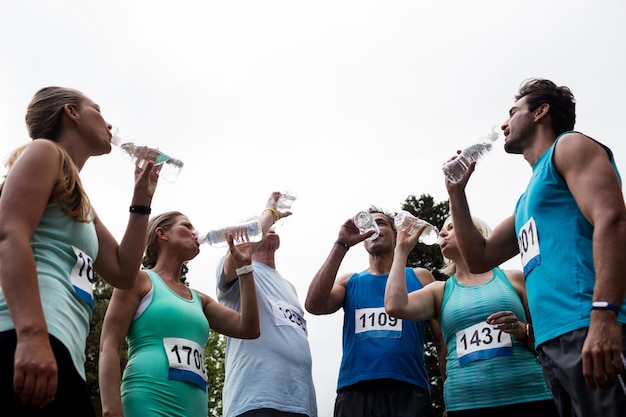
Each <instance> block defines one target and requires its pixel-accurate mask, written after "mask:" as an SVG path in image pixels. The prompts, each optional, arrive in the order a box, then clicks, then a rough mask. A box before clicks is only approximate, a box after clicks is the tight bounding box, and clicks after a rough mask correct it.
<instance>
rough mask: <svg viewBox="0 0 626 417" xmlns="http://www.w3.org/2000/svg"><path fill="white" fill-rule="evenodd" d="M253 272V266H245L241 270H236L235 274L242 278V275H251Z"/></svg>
mask: <svg viewBox="0 0 626 417" xmlns="http://www.w3.org/2000/svg"><path fill="white" fill-rule="evenodd" d="M252 271H254V267H253V266H252V265H244V266H242V267H241V268H237V269H235V274H237V276H238V277H240V276H242V275H246V274H249V273H251V272H252Z"/></svg>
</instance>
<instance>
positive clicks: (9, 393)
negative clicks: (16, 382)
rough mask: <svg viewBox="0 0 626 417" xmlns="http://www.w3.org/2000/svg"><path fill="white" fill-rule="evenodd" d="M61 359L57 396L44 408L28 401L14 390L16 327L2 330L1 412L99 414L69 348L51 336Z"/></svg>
mask: <svg viewBox="0 0 626 417" xmlns="http://www.w3.org/2000/svg"><path fill="white" fill-rule="evenodd" d="M50 344H51V345H52V352H53V353H54V357H55V359H56V361H57V368H58V370H59V373H58V382H57V392H56V394H55V396H54V400H53V401H52V402H51V403H50V404H49V405H47V406H46V407H44V408H39V407H35V406H31V405H24V404H22V402H21V401H20V399H19V398H18V397H17V395H15V392H14V391H13V369H14V364H13V362H14V358H15V348H16V346H17V336H16V333H15V330H8V331H5V332H0V400H1V401H0V414H2V416H4V417H13V416H16V417H18V416H19V417H57V416H59V417H60V416H63V417H73V416H76V417H78V416H80V417H95V415H96V414H95V411H94V408H93V405H92V403H91V398H89V393H88V392H87V385H86V384H85V381H84V380H83V379H82V378H81V376H80V375H79V373H78V372H77V371H76V368H74V362H72V357H71V356H70V353H69V351H68V350H67V348H66V347H65V346H64V345H63V343H61V342H60V341H59V340H58V339H57V338H55V337H54V336H50Z"/></svg>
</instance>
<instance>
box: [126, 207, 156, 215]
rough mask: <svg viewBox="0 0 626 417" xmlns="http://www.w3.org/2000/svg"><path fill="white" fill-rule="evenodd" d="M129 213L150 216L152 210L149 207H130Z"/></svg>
mask: <svg viewBox="0 0 626 417" xmlns="http://www.w3.org/2000/svg"><path fill="white" fill-rule="evenodd" d="M128 211H129V212H131V213H135V214H150V213H152V209H151V208H150V207H148V206H130V208H129V209H128Z"/></svg>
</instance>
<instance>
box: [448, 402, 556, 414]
mask: <svg viewBox="0 0 626 417" xmlns="http://www.w3.org/2000/svg"><path fill="white" fill-rule="evenodd" d="M502 416H506V417H559V413H558V412H557V411H556V405H555V404H554V401H552V400H543V401H531V402H527V403H518V404H510V405H503V406H501V407H488V408H475V409H469V410H459V411H448V417H502Z"/></svg>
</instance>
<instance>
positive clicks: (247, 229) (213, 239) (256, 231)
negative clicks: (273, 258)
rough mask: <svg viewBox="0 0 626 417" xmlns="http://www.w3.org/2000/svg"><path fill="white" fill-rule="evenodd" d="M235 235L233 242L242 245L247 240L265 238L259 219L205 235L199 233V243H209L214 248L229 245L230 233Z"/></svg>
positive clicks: (252, 240)
mask: <svg viewBox="0 0 626 417" xmlns="http://www.w3.org/2000/svg"><path fill="white" fill-rule="evenodd" d="M229 234H232V235H233V243H234V244H235V245H241V244H242V243H246V242H260V241H261V239H262V238H263V231H262V229H261V223H259V221H258V220H251V221H249V222H245V223H241V224H237V225H234V226H227V227H223V228H221V229H215V230H211V231H210V232H208V233H207V234H205V235H200V234H199V235H198V243H199V244H203V243H208V244H209V245H211V246H213V247H214V248H223V247H226V246H228V235H229Z"/></svg>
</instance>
